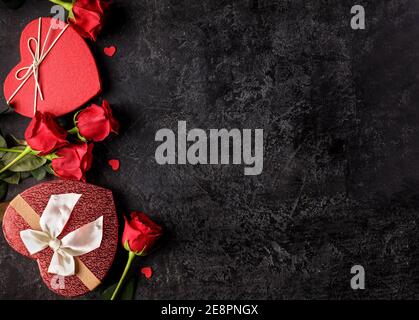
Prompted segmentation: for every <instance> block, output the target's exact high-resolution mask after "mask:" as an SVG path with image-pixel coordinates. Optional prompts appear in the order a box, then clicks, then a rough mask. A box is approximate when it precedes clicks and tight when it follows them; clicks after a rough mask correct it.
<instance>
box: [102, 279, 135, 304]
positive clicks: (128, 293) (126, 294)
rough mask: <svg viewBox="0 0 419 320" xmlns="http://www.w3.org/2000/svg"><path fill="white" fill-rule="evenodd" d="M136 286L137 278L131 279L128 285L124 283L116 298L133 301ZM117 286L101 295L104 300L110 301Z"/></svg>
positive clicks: (112, 286)
mask: <svg viewBox="0 0 419 320" xmlns="http://www.w3.org/2000/svg"><path fill="white" fill-rule="evenodd" d="M135 284H136V280H135V278H131V280H129V281H128V283H124V284H123V285H122V288H121V289H120V290H119V294H118V296H117V297H116V299H117V300H132V299H133V298H134V294H135ZM117 285H118V284H117V283H114V284H113V285H111V286H110V287H108V288H106V289H105V290H104V291H103V292H102V295H101V296H102V299H103V300H110V299H111V297H112V294H113V292H114V291H115V289H116V286H117Z"/></svg>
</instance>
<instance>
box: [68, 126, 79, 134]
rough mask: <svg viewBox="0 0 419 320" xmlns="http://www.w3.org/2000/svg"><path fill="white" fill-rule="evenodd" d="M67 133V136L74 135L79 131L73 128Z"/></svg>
mask: <svg viewBox="0 0 419 320" xmlns="http://www.w3.org/2000/svg"><path fill="white" fill-rule="evenodd" d="M67 132H68V133H69V134H76V133H79V129H78V128H77V127H74V128H73V129H70V130H68V131H67Z"/></svg>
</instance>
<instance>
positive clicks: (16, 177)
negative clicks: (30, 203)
mask: <svg viewBox="0 0 419 320" xmlns="http://www.w3.org/2000/svg"><path fill="white" fill-rule="evenodd" d="M3 181H5V182H7V183H10V184H19V181H20V173H19V172H14V173H12V174H11V175H10V176H8V177H6V178H3Z"/></svg>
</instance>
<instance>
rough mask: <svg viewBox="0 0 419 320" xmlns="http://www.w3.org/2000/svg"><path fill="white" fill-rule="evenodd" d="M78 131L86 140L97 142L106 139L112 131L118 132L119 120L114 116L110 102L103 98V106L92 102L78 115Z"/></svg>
mask: <svg viewBox="0 0 419 320" xmlns="http://www.w3.org/2000/svg"><path fill="white" fill-rule="evenodd" d="M76 127H77V131H78V133H79V134H80V135H81V136H82V137H83V138H85V139H86V140H92V141H95V142H98V141H102V140H105V138H106V137H107V136H108V135H109V134H110V133H111V132H114V133H117V132H118V129H119V123H118V121H117V120H116V119H115V118H114V117H113V115H112V110H111V108H110V107H109V103H108V102H107V101H106V100H103V102H102V106H98V105H96V104H92V105H90V106H89V107H87V108H86V109H84V110H82V111H80V112H79V113H78V114H77V116H76Z"/></svg>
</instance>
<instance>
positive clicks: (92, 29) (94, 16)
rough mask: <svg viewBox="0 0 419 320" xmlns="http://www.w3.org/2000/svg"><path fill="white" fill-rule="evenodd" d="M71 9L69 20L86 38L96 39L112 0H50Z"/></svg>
mask: <svg viewBox="0 0 419 320" xmlns="http://www.w3.org/2000/svg"><path fill="white" fill-rule="evenodd" d="M50 1H51V2H54V3H56V4H59V5H61V6H63V7H64V8H65V9H66V10H68V11H69V15H68V22H69V24H70V25H71V26H73V28H74V29H75V30H76V31H77V32H78V33H79V34H80V35H81V36H82V37H84V38H88V39H92V40H96V37H97V35H98V34H99V32H100V31H101V30H102V27H103V24H104V20H105V15H106V12H107V11H108V8H109V6H110V1H104V0H75V1H73V2H71V1H70V2H68V1H62V0H50Z"/></svg>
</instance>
